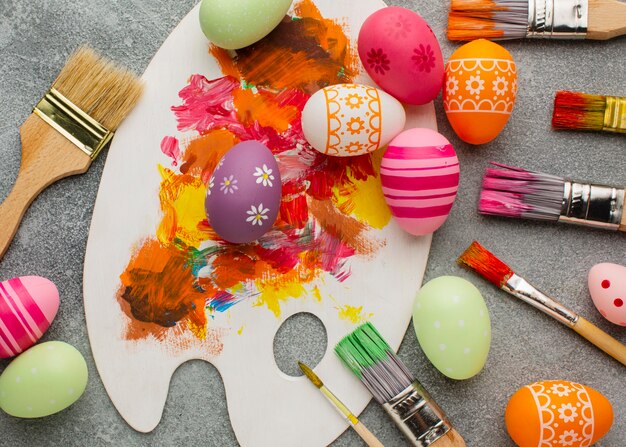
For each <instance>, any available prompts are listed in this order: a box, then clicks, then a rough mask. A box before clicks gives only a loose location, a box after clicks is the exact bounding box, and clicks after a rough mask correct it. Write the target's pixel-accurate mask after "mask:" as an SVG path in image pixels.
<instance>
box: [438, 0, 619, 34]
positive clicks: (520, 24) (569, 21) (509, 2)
mask: <svg viewBox="0 0 626 447" xmlns="http://www.w3.org/2000/svg"><path fill="white" fill-rule="evenodd" d="M624 34H626V3H624V2H620V1H619V0H452V3H451V6H450V13H449V15H448V39H450V40H474V39H481V38H482V39H492V40H497V39H523V38H526V37H529V38H540V39H591V40H607V39H611V38H613V37H617V36H621V35H624Z"/></svg>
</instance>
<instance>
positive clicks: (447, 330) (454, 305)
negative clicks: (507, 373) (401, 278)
mask: <svg viewBox="0 0 626 447" xmlns="http://www.w3.org/2000/svg"><path fill="white" fill-rule="evenodd" d="M413 327H414V328H415V334H416V335H417V340H418V341H419V344H420V346H421V347H422V350H423V351H424V353H425V354H426V357H428V360H430V361H431V363H432V364H433V365H434V366H435V368H437V369H438V370H439V371H440V372H441V373H442V374H444V375H445V376H447V377H450V378H451V379H457V380H463V379H469V378H470V377H473V376H475V375H476V374H478V373H479V372H480V371H481V370H482V369H483V367H484V366H485V362H486V361H487V355H488V354H489V347H490V345H491V321H490V320H489V312H488V310H487V306H486V305H485V301H484V300H483V297H482V295H481V294H480V292H479V290H478V289H477V288H476V287H475V286H474V285H473V284H472V283H470V282H469V281H467V280H465V279H463V278H458V277H456V276H441V277H439V278H435V279H433V280H432V281H429V282H428V283H426V284H425V285H424V286H423V287H422V288H421V289H420V291H419V292H418V293H417V296H416V298H415V304H414V306H413Z"/></svg>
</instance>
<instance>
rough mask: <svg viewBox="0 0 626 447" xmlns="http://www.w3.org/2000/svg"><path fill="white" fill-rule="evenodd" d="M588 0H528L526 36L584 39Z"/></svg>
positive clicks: (587, 16)
mask: <svg viewBox="0 0 626 447" xmlns="http://www.w3.org/2000/svg"><path fill="white" fill-rule="evenodd" d="M587 2H588V0H528V30H527V31H526V37H533V38H538V39H584V38H585V36H586V35H587V21H588V18H589V5H588V3H587Z"/></svg>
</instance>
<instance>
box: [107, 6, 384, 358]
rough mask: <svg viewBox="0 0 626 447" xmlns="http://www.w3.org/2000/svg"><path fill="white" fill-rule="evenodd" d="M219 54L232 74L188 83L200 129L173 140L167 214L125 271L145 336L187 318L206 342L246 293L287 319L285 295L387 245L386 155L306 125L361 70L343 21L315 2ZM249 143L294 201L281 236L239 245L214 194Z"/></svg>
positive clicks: (129, 301)
mask: <svg viewBox="0 0 626 447" xmlns="http://www.w3.org/2000/svg"><path fill="white" fill-rule="evenodd" d="M209 51H210V53H211V54H212V55H213V56H214V57H215V58H216V60H217V61H218V62H219V65H220V68H221V71H222V72H223V73H224V74H225V76H224V77H222V78H218V79H214V80H208V79H207V78H206V77H204V76H203V75H201V74H194V75H192V76H191V78H190V80H189V84H188V85H187V86H185V87H184V88H183V89H182V90H181V91H180V93H179V96H180V99H181V101H182V104H180V105H177V106H174V107H172V111H173V113H174V114H175V116H176V121H177V127H178V130H179V131H181V132H187V135H189V133H190V132H191V133H192V135H193V136H192V137H189V136H188V137H187V138H191V139H188V140H187V141H182V142H181V141H179V140H178V139H177V138H176V137H173V136H166V137H165V138H163V141H162V143H161V150H162V151H163V153H164V154H165V155H167V156H168V157H171V159H172V160H171V166H170V167H166V166H162V165H159V171H160V172H161V176H162V181H161V189H160V195H159V198H160V203H161V210H162V213H163V218H162V220H161V223H160V225H159V227H158V230H157V233H156V235H154V236H150V237H149V238H148V239H147V240H146V241H145V242H143V243H142V245H141V246H140V247H139V248H138V249H137V250H136V251H135V252H134V253H133V254H132V258H131V260H130V262H129V263H128V266H127V268H126V270H125V272H124V273H123V274H122V275H121V283H122V285H121V287H120V291H119V294H118V297H119V299H120V303H121V305H122V307H123V309H124V310H125V311H126V312H127V314H128V315H129V317H130V319H129V322H128V327H127V333H126V336H127V337H128V338H130V339H136V338H137V337H138V336H139V332H138V331H137V330H136V327H137V325H136V324H135V322H136V321H139V322H142V324H140V325H139V326H140V327H141V328H142V329H143V331H142V332H141V334H143V336H155V337H156V338H162V337H164V336H165V335H166V334H167V329H166V328H173V327H175V326H177V331H176V332H180V331H191V332H192V333H193V334H194V335H195V336H196V337H197V338H198V339H200V340H203V339H205V338H206V337H207V334H211V331H210V330H209V328H210V326H211V321H210V316H211V315H212V314H214V313H216V312H224V311H226V310H229V309H231V308H232V307H233V306H235V305H236V304H237V303H238V302H241V301H242V300H249V299H252V300H254V302H255V304H256V305H258V306H259V307H263V308H266V309H267V310H269V311H271V312H272V313H273V314H274V315H275V316H276V317H279V316H280V315H281V303H282V302H284V301H286V300H289V299H305V298H310V297H311V295H312V294H313V289H312V288H313V287H315V282H316V281H320V280H322V279H323V278H325V277H326V276H330V277H333V278H334V279H336V280H337V281H344V280H345V279H346V278H347V277H349V276H350V274H351V270H350V259H351V258H353V257H355V256H360V257H365V258H371V257H373V256H374V255H375V253H376V252H377V250H378V249H379V248H380V247H381V246H382V245H384V244H385V241H384V240H382V239H379V238H377V237H375V236H372V235H371V234H367V233H368V231H369V230H371V229H372V228H377V229H381V228H383V227H384V226H385V225H387V223H388V222H389V220H390V217H391V216H390V213H389V210H388V208H387V207H386V206H385V204H384V199H383V196H382V193H381V189H380V186H379V183H380V181H379V175H378V172H379V168H380V158H381V156H382V153H380V152H378V153H376V154H374V155H371V156H370V155H366V156H361V157H356V158H350V159H340V158H334V157H326V156H323V155H321V154H319V153H317V152H316V151H314V150H313V149H312V148H311V147H310V146H309V145H308V144H307V142H306V140H305V138H304V136H303V134H302V129H301V126H300V116H301V111H302V108H303V107H304V104H305V103H306V101H307V100H308V98H309V97H310V96H311V95H312V94H313V93H315V92H316V91H317V90H319V89H320V88H322V87H324V86H327V85H333V84H337V83H349V82H352V81H353V80H354V78H355V77H356V75H357V74H358V72H359V69H358V56H357V55H356V52H355V49H354V48H353V47H352V46H351V44H350V41H349V38H348V37H347V35H346V33H345V31H344V27H343V26H342V25H341V23H339V21H337V20H330V19H325V18H323V17H322V16H321V14H320V12H319V10H318V9H317V7H316V6H315V5H314V4H313V3H312V2H311V1H310V0H304V1H301V2H300V3H298V4H296V6H295V8H294V12H293V15H292V16H289V17H285V19H284V20H283V21H282V23H281V24H280V25H279V26H278V28H277V29H276V30H275V31H274V32H273V33H271V34H270V35H269V36H268V37H267V38H266V39H264V40H262V41H261V42H259V43H258V44H255V45H253V46H251V47H248V48H245V49H244V50H241V51H238V52H237V53H236V54H235V55H234V57H233V55H232V54H230V53H229V52H227V51H225V50H223V49H221V48H217V47H214V46H211V47H210V50H209ZM246 140H259V141H261V142H263V143H264V144H266V145H267V146H268V147H269V148H270V149H271V150H272V152H273V153H274V155H275V156H276V158H277V160H278V162H279V165H280V169H281V175H282V177H283V178H284V179H285V181H284V184H283V195H284V198H283V201H282V206H281V210H280V217H279V219H278V221H277V222H276V224H275V225H274V229H273V230H272V231H271V232H270V233H268V234H267V235H265V236H264V237H263V238H262V239H261V240H260V241H258V243H253V244H246V245H234V244H229V243H226V242H224V241H222V240H220V238H219V237H218V236H217V235H216V234H215V233H214V232H213V231H212V229H211V227H210V225H209V224H208V223H207V221H206V217H205V214H204V207H203V204H204V202H203V197H204V196H205V194H206V185H207V181H208V179H210V177H211V176H212V175H213V173H214V171H215V169H216V167H217V163H218V161H219V159H220V158H221V156H222V155H224V153H225V152H226V151H227V150H228V149H230V148H231V147H232V146H233V145H234V144H236V143H238V142H240V141H246ZM218 177H219V176H218ZM226 180H227V179H226ZM215 181H218V182H219V181H221V179H219V178H216V179H215ZM341 309H342V310H340V311H339V316H340V317H342V318H344V319H346V320H347V321H350V322H352V323H355V324H356V323H359V322H361V321H362V320H363V319H364V317H362V316H361V313H362V312H355V309H356V308H346V307H342V308H341ZM347 309H350V310H347ZM361 311H362V307H361ZM365 314H366V313H365ZM370 315H371V314H370ZM207 317H208V318H207ZM145 323H148V324H145ZM215 354H218V352H217V351H216V352H215Z"/></svg>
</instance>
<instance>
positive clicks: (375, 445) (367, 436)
mask: <svg viewBox="0 0 626 447" xmlns="http://www.w3.org/2000/svg"><path fill="white" fill-rule="evenodd" d="M298 366H299V367H300V369H301V370H302V372H303V373H304V375H305V376H307V378H308V379H309V380H310V381H311V383H312V384H313V385H315V386H316V387H317V388H318V389H319V390H320V391H321V392H322V394H324V396H326V397H327V398H328V400H329V401H330V402H331V403H332V404H333V405H334V406H335V408H337V410H339V412H340V413H341V414H342V415H343V416H344V417H345V418H346V419H347V420H348V421H349V422H350V424H352V427H353V428H354V431H355V432H357V434H358V435H359V436H360V437H361V439H362V440H363V441H365V443H366V444H367V445H368V446H370V447H384V446H383V444H382V442H380V441H379V440H378V438H376V436H374V435H373V434H372V432H370V431H369V430H368V429H367V427H366V426H365V425H364V424H363V423H362V422H361V421H359V420H358V419H357V417H356V416H355V415H354V414H352V412H351V411H350V410H349V409H348V407H346V406H345V405H344V404H343V403H342V402H341V401H340V400H339V399H337V396H335V395H334V394H333V393H332V391H330V390H329V389H328V388H326V386H325V385H324V383H323V382H322V380H321V379H320V378H319V377H318V376H317V374H315V373H314V372H313V370H312V369H311V368H309V367H308V366H306V365H305V364H304V363H302V362H298Z"/></svg>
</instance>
